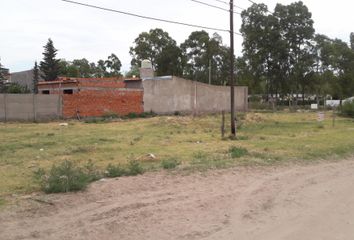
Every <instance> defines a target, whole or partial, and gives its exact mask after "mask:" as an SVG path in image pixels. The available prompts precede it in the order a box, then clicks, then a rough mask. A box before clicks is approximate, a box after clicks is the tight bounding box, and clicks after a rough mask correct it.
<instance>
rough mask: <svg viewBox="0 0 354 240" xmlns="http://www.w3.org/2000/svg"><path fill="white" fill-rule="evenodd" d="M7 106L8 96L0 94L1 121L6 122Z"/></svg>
mask: <svg viewBox="0 0 354 240" xmlns="http://www.w3.org/2000/svg"><path fill="white" fill-rule="evenodd" d="M5 104H6V95H5V94H0V121H5V120H6V113H5V107H6V106H5Z"/></svg>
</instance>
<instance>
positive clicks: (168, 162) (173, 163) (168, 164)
mask: <svg viewBox="0 0 354 240" xmlns="http://www.w3.org/2000/svg"><path fill="white" fill-rule="evenodd" d="M179 164H180V162H179V161H178V160H177V159H176V158H168V159H164V160H162V161H161V167H162V168H163V169H174V168H176V167H177V166H178V165H179Z"/></svg>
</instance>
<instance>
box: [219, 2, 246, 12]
mask: <svg viewBox="0 0 354 240" xmlns="http://www.w3.org/2000/svg"><path fill="white" fill-rule="evenodd" d="M214 1H215V2H219V3H224V4H226V5H230V3H228V2H225V1H221V0H214ZM233 6H234V7H235V8H238V9H241V10H246V9H245V8H243V7H240V6H237V5H235V4H233Z"/></svg>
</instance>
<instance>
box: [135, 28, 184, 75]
mask: <svg viewBox="0 0 354 240" xmlns="http://www.w3.org/2000/svg"><path fill="white" fill-rule="evenodd" d="M130 54H131V56H132V58H133V59H132V61H131V64H132V65H137V66H140V65H141V61H142V60H144V59H147V60H150V61H151V64H152V66H153V68H154V70H155V71H156V72H157V73H158V74H161V75H169V74H178V73H179V72H180V69H181V64H182V61H181V60H182V58H181V53H180V50H179V48H178V47H177V43H176V41H175V40H174V39H172V38H171V37H170V35H169V34H168V33H167V32H165V31H163V30H162V29H160V28H156V29H151V30H150V31H149V32H142V33H141V34H139V36H138V37H137V38H136V39H135V41H134V46H132V47H131V48H130Z"/></svg>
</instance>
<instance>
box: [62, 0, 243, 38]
mask: <svg viewBox="0 0 354 240" xmlns="http://www.w3.org/2000/svg"><path fill="white" fill-rule="evenodd" d="M60 1H63V2H66V3H71V4H75V5H80V6H84V7H89V8H95V9H99V10H103V11H108V12H114V13H120V14H124V15H128V16H132V17H137V18H143V19H149V20H153V21H159V22H166V23H171V24H177V25H183V26H188V27H195V28H204V29H208V30H214V31H220V32H230V31H229V30H226V29H222V28H214V27H207V26H202V25H196V24H190V23H184V22H178V21H172V20H167V19H161V18H155V17H148V16H143V15H139V14H136V13H130V12H125V11H120V10H115V9H111V8H105V7H100V6H96V5H91V4H87V3H81V2H76V1H71V0H60ZM235 34H237V35H240V36H242V34H240V33H235Z"/></svg>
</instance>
